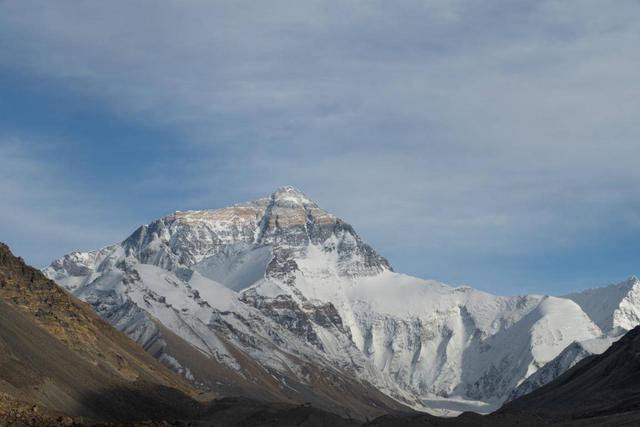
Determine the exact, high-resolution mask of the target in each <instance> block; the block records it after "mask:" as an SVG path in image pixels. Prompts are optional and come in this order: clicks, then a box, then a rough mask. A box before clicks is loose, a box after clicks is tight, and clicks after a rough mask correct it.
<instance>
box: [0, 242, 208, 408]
mask: <svg viewBox="0 0 640 427" xmlns="http://www.w3.org/2000/svg"><path fill="white" fill-rule="evenodd" d="M0 393H2V394H3V396H4V398H5V402H6V401H9V400H10V399H15V400H17V401H23V402H30V403H34V404H38V405H41V406H42V407H44V408H48V409H50V410H54V411H58V412H60V413H64V414H67V415H74V416H82V417H88V418H94V419H106V420H118V419H123V418H124V419H145V418H150V417H157V416H162V417H166V418H168V419H172V418H185V417H189V416H191V415H192V414H193V413H195V411H196V410H197V409H198V403H197V401H196V400H195V399H194V397H196V393H195V391H194V390H193V388H192V387H191V386H190V385H189V384H188V383H187V382H186V381H185V380H183V379H182V378H180V377H179V376H177V375H175V374H174V373H173V372H171V371H169V370H168V369H166V368H165V367H164V366H162V365H161V364H160V363H158V362H157V361H156V360H155V359H154V358H153V357H151V356H150V355H149V354H148V353H146V352H145V351H144V350H143V349H142V348H140V347H139V346H138V345H136V344H135V343H134V342H132V341H131V340H129V339H128V338H127V337H126V336H125V335H124V334H122V333H120V332H118V331H117V330H115V329H114V328H113V327H111V326H110V325H109V324H108V323H106V322H105V321H104V320H102V319H101V318H100V317H98V316H97V315H96V314H95V313H94V312H93V311H92V310H91V308H90V307H89V306H87V305H86V304H85V303H82V302H80V301H78V300H76V299H75V298H74V297H72V296H71V295H69V294H67V293H66V292H65V291H63V290H62V289H60V288H59V287H58V286H57V285H56V284H55V283H54V282H52V281H51V280H49V279H47V278H46V277H44V275H43V274H42V273H41V272H40V271H39V270H36V269H34V268H32V267H29V266H27V265H25V263H24V262H23V261H22V259H20V258H17V257H15V256H13V254H12V253H11V252H10V251H9V248H8V247H7V246H6V245H4V244H0ZM5 406H10V405H8V404H5Z"/></svg>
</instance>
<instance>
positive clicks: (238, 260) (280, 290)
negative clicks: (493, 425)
mask: <svg viewBox="0 0 640 427" xmlns="http://www.w3.org/2000/svg"><path fill="white" fill-rule="evenodd" d="M45 273H46V274H47V275H48V276H49V277H51V278H53V279H54V280H56V281H57V282H58V283H60V284H61V285H63V286H65V287H67V288H68V289H70V290H71V291H72V292H74V294H76V295H77V296H79V297H80V298H82V299H84V300H85V301H88V302H90V303H91V304H92V305H93V307H94V308H95V309H96V311H98V313H100V314H101V315H102V316H103V317H104V318H105V319H107V320H109V321H110V322H112V323H113V324H114V325H116V326H117V327H118V328H120V329H121V330H124V331H125V332H126V333H127V334H128V335H129V336H131V337H132V338H134V339H136V340H137V341H138V342H140V343H141V344H142V345H143V346H145V348H148V349H154V350H150V351H154V354H156V356H157V357H160V358H162V357H164V358H165V359H166V360H172V361H173V360H175V358H173V355H172V354H169V353H167V352H168V351H169V350H167V346H166V345H165V344H164V343H163V340H162V337H160V336H159V335H158V331H157V327H156V328H155V329H154V322H156V321H159V322H160V323H161V324H162V325H163V326H164V327H166V328H168V329H169V330H170V331H172V332H174V333H175V334H177V335H178V336H180V337H182V338H183V339H184V340H185V341H186V342H188V343H190V344H191V345H192V346H193V347H195V348H197V349H198V350H199V351H201V352H202V353H203V354H206V355H208V356H209V357H212V358H215V359H216V360H217V361H219V362H220V363H223V364H226V365H227V366H229V367H230V368H231V369H234V370H236V371H237V372H240V373H242V374H243V375H246V376H247V377H250V376H251V375H252V374H250V373H249V372H246V366H245V365H246V360H247V359H246V357H250V358H251V359H252V360H253V361H255V362H256V363H258V364H259V365H260V366H262V367H263V368H264V369H265V370H266V371H268V372H269V373H271V374H272V375H274V376H275V377H278V378H283V381H284V382H283V387H289V386H288V384H290V383H291V382H292V381H297V382H298V383H300V384H310V383H312V382H313V379H312V378H310V374H309V372H310V370H309V368H308V367H309V366H320V367H322V369H326V370H327V372H328V371H332V372H336V377H343V378H354V379H356V380H357V381H359V382H361V383H362V384H371V385H373V386H375V387H377V388H378V389H379V390H381V391H383V392H384V393H386V394H387V395H389V396H392V397H394V398H395V399H398V400H400V401H402V402H405V403H408V404H410V405H412V406H414V407H417V408H422V409H427V410H429V409H431V410H432V412H434V413H438V414H447V415H448V414H452V413H455V411H452V410H451V409H450V408H452V407H454V406H457V407H464V406H465V405H466V406H467V407H469V406H471V407H478V408H489V409H490V408H494V407H496V405H498V404H500V403H501V402H502V401H503V400H504V399H506V397H507V396H508V395H509V394H510V393H511V392H512V390H513V389H514V388H515V387H516V386H517V385H518V384H520V383H521V382H522V381H523V380H524V379H525V378H527V377H528V376H530V375H531V374H533V373H534V372H535V371H536V370H538V369H539V368H540V367H541V366H543V365H544V364H545V363H547V362H549V361H550V360H552V359H554V358H555V357H556V356H557V355H558V354H559V353H561V351H562V350H563V349H564V348H566V347H567V346H568V345H569V344H571V343H572V342H574V341H584V340H589V339H592V338H595V337H598V336H600V335H601V331H600V329H599V328H598V326H597V325H595V324H594V323H593V322H592V321H591V319H590V318H589V317H588V316H587V315H586V314H585V313H584V311H583V310H582V309H581V307H580V302H578V301H576V302H578V303H577V304H576V303H574V302H573V301H571V300H569V299H565V298H554V297H544V296H539V295H531V296H518V297H501V296H495V295H491V294H487V293H484V292H480V291H478V290H475V289H472V288H469V287H460V288H454V287H450V286H447V285H445V284H442V283H439V282H434V281H427V280H421V279H417V278H414V277H410V276H406V275H403V274H398V273H395V272H393V270H392V269H391V267H390V266H389V263H388V262H387V261H386V260H385V259H384V258H383V257H381V256H380V255H378V254H377V253H376V252H375V251H374V250H373V249H372V248H371V247H370V246H368V245H367V244H366V243H364V242H363V241H362V240H361V239H360V237H359V236H358V235H357V234H356V232H355V231H354V229H353V228H352V227H351V226H350V225H349V224H347V223H346V222H344V221H342V220H341V219H339V218H336V217H335V216H334V215H332V214H330V213H328V212H326V211H324V210H323V209H321V208H320V207H318V206H317V205H316V204H315V203H314V202H313V201H311V200H310V199H309V198H308V197H307V196H305V195H304V194H303V193H301V192H300V191H298V190H296V189H294V188H292V187H283V188H281V189H279V190H277V191H276V192H274V193H273V194H271V195H270V196H269V197H266V198H262V199H258V200H256V201H253V202H248V203H243V204H238V205H234V206H231V207H228V208H222V209H215V210H204V211H189V212H176V213H175V214H173V215H169V216H167V217H165V218H162V219H159V220H157V221H154V222H152V223H150V224H148V225H145V226H142V227H140V228H139V229H138V230H136V231H135V232H134V233H133V234H132V235H131V236H130V237H128V238H127V239H126V240H125V241H124V242H122V243H121V244H119V245H114V246H111V247H108V248H105V249H102V250H100V251H96V252H90V253H73V254H69V255H67V256H65V257H63V258H61V259H59V260H56V261H54V262H53V263H52V264H51V266H50V267H48V268H47V269H45ZM585 310H586V309H585ZM239 354H241V356H239ZM174 365H175V363H174ZM174 368H175V369H176V370H178V371H179V372H183V373H185V372H189V370H188V368H189V367H188V366H174ZM185 375H186V374H185ZM194 381H195V382H198V378H195V379H194ZM287 381H288V382H287ZM443 399H444V400H449V401H450V404H449V403H443ZM461 402H462V403H461ZM464 402H469V403H468V404H464ZM436 407H437V408H448V409H434V408H436Z"/></svg>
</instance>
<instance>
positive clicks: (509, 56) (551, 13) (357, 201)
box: [0, 0, 640, 286]
mask: <svg viewBox="0 0 640 427" xmlns="http://www.w3.org/2000/svg"><path fill="white" fill-rule="evenodd" d="M639 12H640V5H639V4H638V3H637V2H636V1H632V0H621V1H616V2H605V3H603V2H601V1H595V0H593V1H592V0H573V1H571V0H570V1H555V0H545V1H539V2H518V1H502V0H492V1H486V2H477V1H470V0H454V1H441V0H431V1H417V0H404V1H399V2H382V1H350V2H324V1H313V2H295V1H273V2H244V1H234V2H223V1H220V2H198V1H196V2H189V3H188V4H185V3H184V2H177V1H176V2H163V3H161V4H158V3H157V2H151V1H127V2H125V3H121V2H102V3H97V2H92V3H77V2H64V1H62V2H56V3H55V4H54V3H51V2H46V1H43V2H31V1H7V2H3V3H2V5H0V28H2V30H0V40H2V41H1V42H0V63H1V64H4V66H6V67H11V68H12V69H16V70H22V71H24V72H29V73H34V74H35V75H37V76H41V77H43V78H46V79H49V80H52V81H54V82H57V83H56V84H58V85H60V86H62V87H67V88H68V90H73V91H79V92H81V93H84V94H90V96H92V97H94V98H96V99H99V100H100V101H101V102H103V103H105V104H106V105H108V106H109V108H110V109H111V111H112V112H113V114H115V115H118V116H121V117H126V119H127V120H130V121H134V122H138V123H140V124H141V125H144V126H154V125H160V124H161V125H162V126H170V127H173V128H174V129H176V131H177V132H178V135H180V138H181V142H180V141H176V144H180V145H182V147H183V148H182V149H183V150H184V152H185V153H186V154H185V155H184V157H182V158H181V161H180V162H177V161H176V162H173V163H172V162H171V161H170V160H169V161H168V163H165V164H163V165H162V167H158V168H149V169H148V173H146V174H145V178H144V179H143V180H142V181H140V182H138V183H137V184H132V188H135V187H136V185H137V186H143V187H144V191H148V192H149V193H150V194H151V193H153V194H155V195H156V196H157V197H161V196H159V195H158V194H160V193H162V191H166V189H171V188H173V189H175V190H178V189H179V190H180V191H181V194H182V195H181V198H178V199H175V198H174V199H173V201H175V202H182V203H184V204H186V205H188V206H175V208H176V209H179V208H184V207H197V206H201V207H209V206H216V205H219V204H222V203H226V202H228V201H231V200H234V199H236V200H237V199H248V198H253V197H256V196H258V195H262V194H263V193H267V192H269V191H271V190H272V189H273V188H274V187H276V186H278V185H281V184H284V183H291V184H294V185H297V186H300V187H301V188H303V189H304V190H305V191H307V192H308V193H310V194H311V195H312V196H314V197H315V198H317V199H318V200H319V201H320V202H322V204H323V205H325V206H326V207H328V208H330V209H332V210H334V211H336V212H337V213H339V214H340V215H342V216H344V217H346V219H348V220H350V221H351V222H353V223H354V224H355V225H356V226H357V227H358V228H359V229H361V230H362V232H363V233H364V235H365V236H366V237H367V238H368V239H369V240H372V241H373V242H374V243H376V244H377V246H378V247H380V249H381V251H382V252H385V248H388V251H389V252H390V253H391V254H392V258H396V260H397V261H398V262H399V263H400V264H401V265H402V267H405V268H407V269H409V270H411V271H413V272H415V273H418V274H421V275H423V276H427V275H430V273H431V270H430V268H431V267H430V264H429V260H432V259H433V260H436V259H438V257H440V258H442V257H447V260H449V261H447V262H444V261H443V263H444V264H447V265H451V264H453V261H451V260H454V259H456V257H458V258H459V259H464V258H465V257H468V256H469V254H473V253H476V254H479V253H486V254H487V255H486V256H487V257H488V258H487V259H489V258H491V257H496V256H504V255H505V254H513V255H518V256H523V257H527V256H530V257H533V256H537V255H536V254H540V253H544V252H552V253H554V254H562V253H563V252H566V251H571V250H572V249H571V248H576V247H585V246H589V247H591V246H594V245H597V244H599V243H600V242H601V241H602V239H605V240H606V239H610V240H607V245H614V241H615V239H616V236H617V235H618V234H620V233H622V234H624V233H625V232H629V233H636V232H637V227H635V226H634V224H637V219H634V218H637V212H638V203H636V202H635V201H636V200H638V199H639V197H638V196H640V194H639V193H640V187H639V186H638V185H637V183H638V182H640V168H638V167H637V166H636V159H637V158H638V157H639V155H640V144H638V140H639V138H640V122H639V121H638V120H637V116H638V106H637V99H639V97H640V85H637V84H635V81H636V80H637V77H636V76H637V74H638V71H639V70H640V56H638V55H637V45H638V42H639V39H640V23H639V22H638V21H637V19H635V17H637V16H638V13H639ZM142 143H143V144H146V145H148V146H149V149H150V150H153V146H154V142H153V141H144V142H141V144H142ZM185 157H186V158H187V159H188V161H186V162H184V161H183V160H184V158H185ZM166 170H171V171H172V172H173V173H172V174H171V175H170V176H168V175H167V174H166V173H165V172H166ZM139 191H143V190H140V188H139ZM33 197H34V199H37V198H38V197H39V195H38V194H37V193H36V194H35V195H34V196H33ZM66 197H67V195H61V196H60V198H61V199H64V198H66ZM630 212H632V213H630ZM409 251H411V252H412V253H413V254H415V253H419V254H421V256H422V257H423V259H424V260H425V261H424V262H421V263H420V262H417V261H411V263H408V264H406V263H403V262H402V260H403V259H408V258H409V257H407V256H406V254H407V253H408V252H409ZM558 256H562V255H558ZM414 257H415V255H414ZM491 259H494V258H491ZM392 260H393V259H392ZM434 262H435V261H434ZM436 263H437V262H436ZM508 267H509V268H507V267H505V271H506V270H509V273H508V274H512V273H511V266H508ZM447 268H449V269H450V267H447ZM474 268H475V270H472V269H470V270H469V274H470V275H471V276H473V275H481V274H482V271H480V270H481V269H482V268H483V267H482V266H480V267H474ZM627 273H629V272H627V271H624V272H620V275H625V274H627ZM438 274H439V278H441V279H445V280H446V279H448V278H447V274H451V276H452V277H453V279H452V280H463V279H464V280H465V281H468V282H472V281H473V277H469V278H468V279H467V276H460V275H457V273H456V272H451V271H449V270H442V271H439V272H438ZM585 274H587V273H585ZM479 280H480V281H482V280H483V279H479ZM502 280H504V281H508V280H511V279H510V278H509V277H505V278H504V279H502ZM594 280H595V279H594ZM485 283H486V281H485ZM472 284H475V283H472ZM488 286H489V285H488ZM505 286H506V285H505ZM514 286H515V285H514Z"/></svg>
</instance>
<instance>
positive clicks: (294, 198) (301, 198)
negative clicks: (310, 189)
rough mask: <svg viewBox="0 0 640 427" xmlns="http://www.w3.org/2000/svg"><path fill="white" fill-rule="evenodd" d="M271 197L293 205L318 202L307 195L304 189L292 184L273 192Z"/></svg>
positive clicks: (276, 200)
mask: <svg viewBox="0 0 640 427" xmlns="http://www.w3.org/2000/svg"><path fill="white" fill-rule="evenodd" d="M271 199H272V200H273V201H275V202H284V203H286V204H293V205H315V204H316V203H315V202H314V201H313V200H311V199H310V198H309V197H307V195H306V194H304V193H303V192H302V191H300V190H298V189H297V188H295V187H293V186H291V185H285V186H283V187H280V188H278V189H277V190H276V191H274V192H273V193H271Z"/></svg>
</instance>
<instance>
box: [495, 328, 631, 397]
mask: <svg viewBox="0 0 640 427" xmlns="http://www.w3.org/2000/svg"><path fill="white" fill-rule="evenodd" d="M621 336H622V335H620V336H617V337H607V336H603V337H599V338H593V339H590V340H586V341H575V342H573V343H571V344H570V345H569V346H567V347H566V348H565V349H564V350H562V352H561V353H560V354H559V355H558V356H556V357H555V358H554V359H553V360H551V361H550V362H548V363H547V364H545V365H544V366H543V367H542V368H540V369H538V370H537V371H536V372H535V373H533V374H532V375H530V376H529V377H527V379H525V380H524V381H523V382H522V383H521V384H520V385H519V386H518V387H517V388H516V389H514V390H513V391H512V392H511V394H510V395H509V397H508V399H507V401H508V402H510V401H512V400H514V399H517V398H519V397H521V396H524V395H525V394H529V393H531V392H532V391H534V390H535V389H537V388H540V387H542V386H543V385H545V384H548V383H550V382H551V381H553V380H555V379H556V378H558V377H559V376H560V375H562V374H563V373H565V372H566V371H567V370H569V369H570V368H572V367H573V366H575V365H576V364H577V363H578V362H580V361H581V360H583V359H585V358H587V357H589V356H593V355H595V354H602V353H604V352H605V351H606V350H607V349H608V348H609V347H611V344H613V343H614V342H616V341H617V340H618V339H619V338H620V337H621Z"/></svg>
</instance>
